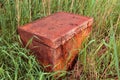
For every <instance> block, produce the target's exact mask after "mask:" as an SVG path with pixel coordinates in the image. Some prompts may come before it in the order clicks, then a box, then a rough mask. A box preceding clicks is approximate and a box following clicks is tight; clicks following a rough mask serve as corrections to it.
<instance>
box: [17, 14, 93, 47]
mask: <svg viewBox="0 0 120 80" xmlns="http://www.w3.org/2000/svg"><path fill="white" fill-rule="evenodd" d="M92 21H93V19H92V18H89V17H84V16H80V15H75V14H71V13H65V12H58V13H55V14H52V15H50V16H47V17H44V18H42V19H38V20H36V21H33V22H31V23H28V24H26V25H24V26H21V27H19V28H20V29H21V30H24V31H27V32H28V33H31V34H34V35H36V36H37V37H38V38H43V40H42V42H44V43H45V44H48V46H52V47H57V46H59V45H60V44H61V43H60V42H59V43H57V41H61V42H62V41H64V39H65V38H67V37H68V38H70V36H71V35H73V34H74V33H76V31H78V30H79V29H80V28H82V27H83V26H84V27H85V26H87V25H88V24H89V25H90V22H92ZM91 24H92V23H91ZM71 37H72V36H71Z"/></svg>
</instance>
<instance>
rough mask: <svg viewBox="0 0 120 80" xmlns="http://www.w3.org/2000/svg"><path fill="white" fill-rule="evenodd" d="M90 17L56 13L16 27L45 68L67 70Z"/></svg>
mask: <svg viewBox="0 0 120 80" xmlns="http://www.w3.org/2000/svg"><path fill="white" fill-rule="evenodd" d="M92 22H93V19H92V18H88V17H83V16H79V15H75V14H70V13H64V12H59V13H55V14H53V15H50V16H48V17H45V18H42V19H39V20H36V21H34V22H31V23H28V24H26V25H24V26H22V27H19V29H18V32H19V34H20V37H21V40H22V42H23V44H24V45H26V44H27V42H28V41H29V39H31V38H32V37H33V36H36V37H34V38H33V40H32V43H31V44H30V45H29V46H28V48H29V49H31V50H32V51H33V52H34V55H35V56H36V58H37V59H38V61H39V63H40V64H42V65H44V66H48V67H46V68H45V70H46V71H57V70H67V69H69V68H70V67H71V66H72V65H71V64H72V62H73V61H74V59H75V57H76V56H77V55H78V52H79V49H80V47H81V44H82V42H83V40H84V39H85V38H86V37H87V36H88V35H89V33H90V32H91V30H92V27H91V25H92Z"/></svg>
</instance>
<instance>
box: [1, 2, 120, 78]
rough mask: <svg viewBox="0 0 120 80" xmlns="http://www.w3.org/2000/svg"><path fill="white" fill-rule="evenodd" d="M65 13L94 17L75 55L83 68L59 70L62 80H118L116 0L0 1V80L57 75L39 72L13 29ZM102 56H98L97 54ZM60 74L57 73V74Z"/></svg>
mask: <svg viewBox="0 0 120 80" xmlns="http://www.w3.org/2000/svg"><path fill="white" fill-rule="evenodd" d="M59 11H65V12H71V13H75V14H80V15H84V16H90V17H93V18H94V24H93V31H92V33H91V35H90V37H89V38H88V39H87V40H86V41H85V43H84V44H83V47H82V49H81V51H80V54H79V57H78V58H79V60H80V62H81V63H79V65H83V66H84V67H83V68H84V69H82V73H79V72H80V67H79V65H78V66H77V69H76V70H73V71H71V72H67V73H68V74H71V76H66V77H65V74H66V72H65V71H63V72H62V74H61V75H60V76H63V79H81V80H84V79H88V80H93V79H95V80H96V79H98V80H99V79H116V78H118V79H120V77H119V76H120V73H119V67H120V65H119V63H120V59H119V57H120V54H119V53H120V37H119V36H120V1H119V0H0V79H1V80H45V79H53V80H54V75H56V74H57V73H58V72H52V73H47V72H44V71H43V70H42V67H40V66H39V65H38V63H37V61H36V60H35V57H34V56H32V55H29V54H28V53H29V51H30V50H28V49H26V48H23V47H22V42H21V40H20V38H19V35H18V34H17V27H19V26H21V25H24V24H26V23H28V22H31V21H34V20H36V19H38V18H42V17H44V16H47V15H50V14H52V13H55V12H59ZM98 54H102V55H100V56H99V55H98ZM60 73H61V72H60Z"/></svg>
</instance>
